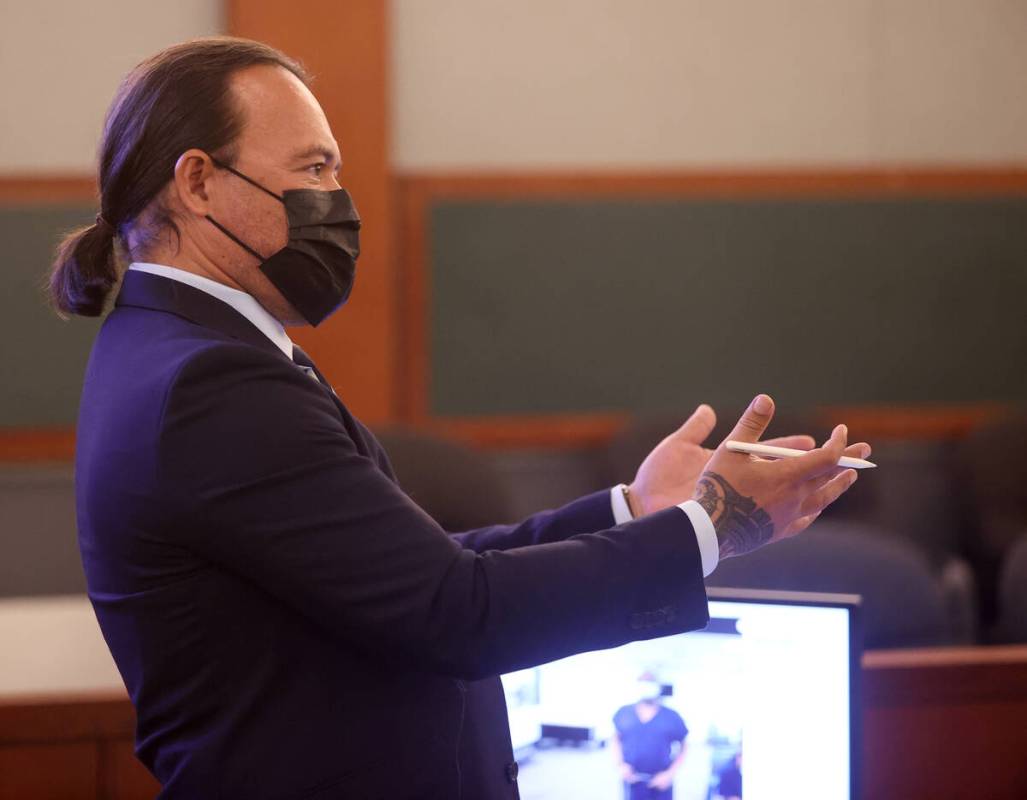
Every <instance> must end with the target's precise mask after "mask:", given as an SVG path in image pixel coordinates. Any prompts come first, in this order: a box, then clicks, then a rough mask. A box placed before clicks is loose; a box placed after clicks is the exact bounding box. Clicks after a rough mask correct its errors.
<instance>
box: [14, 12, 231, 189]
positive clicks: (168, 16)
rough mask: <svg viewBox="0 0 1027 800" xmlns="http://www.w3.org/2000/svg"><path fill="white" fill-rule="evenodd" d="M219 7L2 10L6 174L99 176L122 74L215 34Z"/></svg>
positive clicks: (218, 18) (218, 22)
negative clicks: (98, 161)
mask: <svg viewBox="0 0 1027 800" xmlns="http://www.w3.org/2000/svg"><path fill="white" fill-rule="evenodd" d="M221 8H222V3H221V2H220V1H219V0H175V2H173V3H167V2H156V0H91V1H90V2H88V3H86V2H81V0H45V1H44V2H24V1H23V0H0V76H2V77H0V115H2V124H0V173H6V174H11V173H39V172H50V173H67V172H89V171H92V170H93V169H94V164H95V151H96V144H97V141H98V140H99V138H100V132H101V129H102V126H103V115H104V112H105V111H106V110H107V106H108V104H109V103H110V101H111V98H112V97H113V96H114V91H115V89H116V88H117V85H118V82H119V81H120V80H121V78H122V77H123V76H124V74H125V73H126V72H127V71H128V70H129V69H131V68H132V67H133V66H134V65H135V64H136V63H138V62H139V61H140V60H142V59H143V58H144V57H146V56H147V55H149V54H150V53H152V52H154V51H155V50H158V49H160V48H161V47H164V46H166V45H168V44H171V43H172V42H176V41H179V40H182V39H187V38H189V37H191V36H201V35H209V34H214V33H219V32H220V31H221V29H222V10H221Z"/></svg>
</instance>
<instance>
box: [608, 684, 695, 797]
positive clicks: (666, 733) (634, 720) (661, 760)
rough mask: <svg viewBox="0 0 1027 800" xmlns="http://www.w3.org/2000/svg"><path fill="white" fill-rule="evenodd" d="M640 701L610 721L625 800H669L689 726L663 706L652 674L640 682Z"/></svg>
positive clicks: (660, 691)
mask: <svg viewBox="0 0 1027 800" xmlns="http://www.w3.org/2000/svg"><path fill="white" fill-rule="evenodd" d="M638 683H639V700H638V702H636V703H632V704H631V705H627V706H624V707H623V708H621V709H620V710H619V711H617V713H616V714H614V717H613V724H614V727H615V728H616V729H617V732H616V734H615V736H614V737H613V742H612V744H613V750H614V753H615V755H616V756H617V757H618V759H619V762H620V770H621V777H622V778H623V780H624V798H625V800H671V798H672V797H673V787H674V775H675V774H676V773H677V771H678V769H680V767H681V764H682V763H683V762H684V760H685V738H686V737H687V736H688V726H687V725H685V721H684V720H683V719H682V718H681V715H680V714H678V713H677V712H676V711H674V710H673V709H670V708H667V707H666V706H664V705H663V702H662V697H663V695H664V687H663V685H662V684H661V683H660V682H659V681H658V680H656V678H655V677H654V676H653V675H652V674H651V673H645V674H643V675H642V676H641V677H640V678H639V682H638Z"/></svg>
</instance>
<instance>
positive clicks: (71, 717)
mask: <svg viewBox="0 0 1027 800" xmlns="http://www.w3.org/2000/svg"><path fill="white" fill-rule="evenodd" d="M134 735H135V711H134V710H133V709H132V704H131V702H129V699H128V695H127V694H125V692H124V690H113V691H106V690H105V691H96V692H76V693H71V694H66V693H55V694H39V695H15V696H9V695H8V696H3V697H0V745H14V744H25V743H30V742H43V743H53V742H73V741H81V740H88V739H121V738H128V739H131V738H132V736H134Z"/></svg>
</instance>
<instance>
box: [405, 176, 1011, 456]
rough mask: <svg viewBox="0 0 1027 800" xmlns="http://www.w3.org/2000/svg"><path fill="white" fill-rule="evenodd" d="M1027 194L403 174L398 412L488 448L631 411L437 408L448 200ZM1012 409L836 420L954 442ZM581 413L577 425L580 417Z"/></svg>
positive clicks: (854, 412) (966, 182)
mask: <svg viewBox="0 0 1027 800" xmlns="http://www.w3.org/2000/svg"><path fill="white" fill-rule="evenodd" d="M1004 194H1013V195H1027V168H1025V167H1023V166H1021V165H1015V166H1008V167H988V168H958V167H931V166H922V167H918V166H897V167H894V168H862V169H860V168H835V169H806V168H798V169H773V170H769V169H768V170H757V169H752V170H721V171H715V170H707V171H677V172H664V173H656V172H604V173H584V172H537V173H524V172H517V173H513V172H511V173H503V172H492V173H473V174H472V173H415V172H409V173H405V174H402V175H400V176H399V177H398V178H397V181H396V187H395V195H396V198H397V208H398V210H399V218H398V220H397V225H396V241H395V245H394V248H395V252H396V253H397V256H398V260H399V263H400V264H401V265H402V267H401V270H402V271H401V273H399V277H400V281H399V288H398V293H399V301H398V302H399V308H400V314H399V324H400V325H401V328H400V330H399V332H398V337H397V338H398V341H399V342H400V351H399V353H398V355H397V358H396V368H397V378H396V385H397V386H398V393H399V397H400V402H399V404H398V406H397V408H398V414H399V418H400V419H401V420H402V421H404V422H405V423H406V424H408V425H411V426H414V427H422V428H425V429H426V430H429V431H433V432H442V433H445V434H449V435H453V436H455V437H456V438H459V439H463V440H466V441H469V442H472V443H474V444H478V445H484V446H489V447H499V446H512V447H521V446H524V447H576V446H582V447H584V446H589V445H591V444H595V443H596V442H598V441H601V440H605V439H608V438H609V437H610V436H612V435H613V433H614V432H615V431H616V430H618V429H619V427H620V426H621V425H622V424H623V421H624V419H626V416H627V415H624V414H622V415H593V414H581V415H570V416H566V415H565V416H559V417H539V416H532V415H525V416H523V417H495V418H489V417H482V418H468V419H448V418H445V419H444V418H438V417H435V416H433V415H432V413H431V409H430V395H431V384H430V382H431V364H430V358H431V356H430V343H429V341H428V334H429V325H428V323H429V319H428V313H429V309H430V307H431V290H432V289H431V287H432V273H431V270H432V265H431V263H430V262H431V259H430V252H431V241H430V236H431V232H430V229H429V216H430V212H431V206H432V204H433V203H434V202H436V201H439V200H452V199H476V198H477V199H500V200H502V199H525V198H530V199H540V198H548V199H567V200H571V199H579V198H601V197H638V198H672V197H708V198H759V197H868V198H869V197H915V196H923V197H931V196H974V195H981V196H988V195H1004ZM1003 413H1005V408H1004V407H1002V406H999V405H997V404H977V405H966V406H921V405H917V406H877V407H875V406H867V407H855V408H853V407H832V408H826V409H824V411H823V412H822V415H821V418H822V419H823V421H824V422H825V423H831V422H834V421H837V420H839V419H844V420H845V421H847V422H848V423H849V426H850V428H851V429H853V430H854V431H858V432H859V435H860V436H863V437H867V438H875V439H878V440H881V439H951V438H960V437H962V436H965V435H966V434H967V433H968V432H969V431H971V430H973V429H974V428H976V427H977V426H979V425H980V424H982V423H984V422H987V421H990V420H992V419H995V418H997V417H999V416H1001V415H1002V414H1003ZM572 420H573V422H572Z"/></svg>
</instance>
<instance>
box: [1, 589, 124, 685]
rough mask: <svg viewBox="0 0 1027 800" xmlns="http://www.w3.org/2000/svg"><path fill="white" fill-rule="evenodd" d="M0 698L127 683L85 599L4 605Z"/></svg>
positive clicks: (31, 600) (42, 599) (41, 599)
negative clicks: (122, 677)
mask: <svg viewBox="0 0 1027 800" xmlns="http://www.w3.org/2000/svg"><path fill="white" fill-rule="evenodd" d="M0 652H2V653H3V658H2V663H3V667H2V668H0V695H11V694H33V693H41V692H68V691H81V690H88V689H119V688H121V687H122V686H123V685H124V684H122V682H121V676H120V675H119V674H118V670H117V668H116V667H115V666H114V661H113V659H112V658H111V654H110V652H109V651H108V650H107V643H106V642H104V640H103V635H102V634H101V633H100V626H99V625H98V624H97V622H96V615H95V614H94V613H93V608H92V606H91V605H90V604H89V600H88V598H87V597H85V595H75V596H68V597H35V598H24V599H20V598H12V599H4V600H0Z"/></svg>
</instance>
